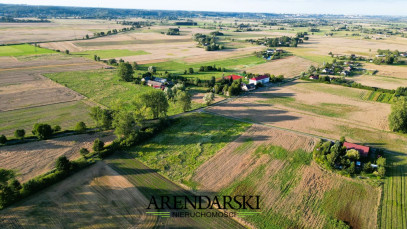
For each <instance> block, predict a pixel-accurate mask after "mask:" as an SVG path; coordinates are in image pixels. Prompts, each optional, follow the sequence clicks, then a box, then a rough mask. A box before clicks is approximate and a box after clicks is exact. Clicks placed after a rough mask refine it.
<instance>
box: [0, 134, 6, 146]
mask: <svg viewBox="0 0 407 229" xmlns="http://www.w3.org/2000/svg"><path fill="white" fill-rule="evenodd" d="M6 142H7V138H6V136H4V134H2V135H1V136H0V144H6Z"/></svg>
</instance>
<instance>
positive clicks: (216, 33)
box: [209, 31, 224, 36]
mask: <svg viewBox="0 0 407 229" xmlns="http://www.w3.org/2000/svg"><path fill="white" fill-rule="evenodd" d="M209 35H211V36H223V35H224V34H223V33H222V32H219V31H213V32H210V33H209Z"/></svg>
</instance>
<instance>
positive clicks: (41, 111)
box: [0, 101, 95, 136]
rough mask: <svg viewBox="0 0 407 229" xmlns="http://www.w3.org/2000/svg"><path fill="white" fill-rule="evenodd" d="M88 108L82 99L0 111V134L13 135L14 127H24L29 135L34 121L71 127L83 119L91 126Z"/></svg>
mask: <svg viewBox="0 0 407 229" xmlns="http://www.w3.org/2000/svg"><path fill="white" fill-rule="evenodd" d="M89 110H90V107H89V106H88V105H87V104H85V103H84V102H83V101H74V102H67V103H60V104H53V105H46V106H40V107H32V108H25V109H19V110H14V111H5V112H0V134H4V135H6V136H13V134H14V131H15V130H16V129H25V131H26V136H30V135H31V130H32V128H33V126H34V124H35V123H47V124H50V125H60V126H61V127H62V129H73V128H74V127H75V125H76V123H77V122H80V121H83V122H85V123H86V125H87V126H88V127H92V126H94V124H95V123H94V122H93V120H92V119H91V118H90V116H89V114H88V112H89Z"/></svg>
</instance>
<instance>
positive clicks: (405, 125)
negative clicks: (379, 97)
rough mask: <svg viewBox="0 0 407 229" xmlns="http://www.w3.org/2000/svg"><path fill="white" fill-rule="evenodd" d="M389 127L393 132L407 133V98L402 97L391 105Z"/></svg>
mask: <svg viewBox="0 0 407 229" xmlns="http://www.w3.org/2000/svg"><path fill="white" fill-rule="evenodd" d="M389 125H390V129H391V130H392V131H397V132H398V131H400V132H403V133H406V132H407V98H406V97H404V96H402V97H399V98H398V99H396V100H395V101H394V103H393V104H392V105H391V113H390V115H389Z"/></svg>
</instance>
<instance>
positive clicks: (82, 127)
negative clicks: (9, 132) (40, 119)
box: [0, 122, 87, 144]
mask: <svg viewBox="0 0 407 229" xmlns="http://www.w3.org/2000/svg"><path fill="white" fill-rule="evenodd" d="M86 130H87V127H86V124H85V123H84V122H78V123H77V124H76V125H75V127H74V131H75V132H77V133H85V132H86ZM60 131H61V127H60V126H59V125H55V126H54V127H51V125H49V124H46V123H36V124H34V127H33V130H32V131H31V132H32V134H33V135H34V136H35V137H37V139H39V140H45V139H49V138H51V137H52V136H53V135H54V134H56V133H58V132H60ZM25 135H26V132H25V130H24V129H17V130H16V131H15V132H14V137H15V138H16V139H18V140H20V141H22V140H24V138H25ZM7 141H8V139H7V137H6V136H5V135H1V136H0V144H6V143H7Z"/></svg>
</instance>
